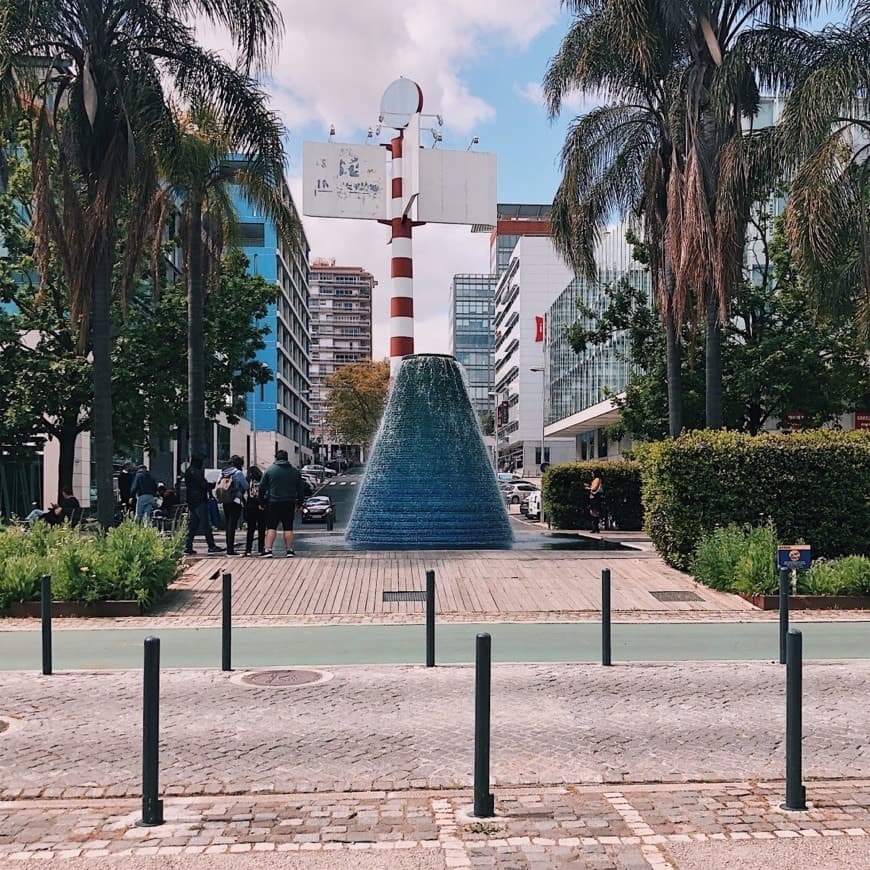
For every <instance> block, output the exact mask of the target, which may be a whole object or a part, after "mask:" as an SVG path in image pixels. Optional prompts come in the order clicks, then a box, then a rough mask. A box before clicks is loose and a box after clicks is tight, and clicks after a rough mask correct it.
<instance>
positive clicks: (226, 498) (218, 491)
mask: <svg viewBox="0 0 870 870" xmlns="http://www.w3.org/2000/svg"><path fill="white" fill-rule="evenodd" d="M234 476H235V475H232V474H231V475H229V476H226V475H224V476H223V477H221V479H220V480H219V481H218V482H217V486H216V487H215V488H214V497H215V498H216V499H217V501H218V503H219V504H232V503H233V502H234V501H235V498H236V492H235V490H236V487H235V481H234V480H233V477H234Z"/></svg>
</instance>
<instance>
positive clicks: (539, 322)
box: [535, 317, 544, 341]
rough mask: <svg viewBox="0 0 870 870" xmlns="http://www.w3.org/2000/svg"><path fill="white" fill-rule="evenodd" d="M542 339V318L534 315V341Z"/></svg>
mask: <svg viewBox="0 0 870 870" xmlns="http://www.w3.org/2000/svg"><path fill="white" fill-rule="evenodd" d="M543 340H544V318H543V317H536V318H535V341H543Z"/></svg>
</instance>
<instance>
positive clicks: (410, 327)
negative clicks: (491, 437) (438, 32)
mask: <svg viewBox="0 0 870 870" xmlns="http://www.w3.org/2000/svg"><path fill="white" fill-rule="evenodd" d="M422 111H423V92H422V90H421V89H420V86H419V85H418V84H417V83H416V82H414V81H411V79H406V78H399V79H396V80H395V81H394V82H392V84H390V86H389V87H388V88H387V89H386V91H384V95H383V97H382V98H381V112H380V116H379V121H380V123H381V124H382V125H383V126H385V127H390V128H392V129H393V130H396V131H397V135H396V136H394V137H393V138H392V139H391V140H390V142H389V143H383V144H382V146H377V145H356V144H352V143H341V142H305V143H304V145H303V188H304V193H303V198H302V212H303V214H305V215H307V216H309V217H328V218H348V219H355V220H376V221H378V222H379V223H382V224H385V225H387V226H389V227H390V247H391V251H390V279H391V280H390V289H391V298H390V371H391V373H392V375H393V376H394V377H395V374H396V372H397V370H398V367H399V365H400V364H401V361H402V357H404V356H408V355H409V354H412V353H414V264H413V250H412V230H413V229H414V227H418V226H422V225H423V224H424V223H441V224H469V225H473V224H482V225H493V226H494V225H495V223H496V199H497V190H496V179H497V171H496V157H495V154H489V153H485V152H479V151H471V150H466V151H448V150H444V149H435V148H434V147H433V148H426V149H424V148H422V147H421V145H420V132H421V122H422V119H423V118H428V117H437V118H438V123H439V124H441V123H442V122H441V118H440V116H430V115H423V114H422ZM378 130H380V127H378ZM433 139H434V140H435V143H437V142H439V141H440V140H441V136H440V134H438V133H437V131H435V135H434V136H433ZM385 149H386V150H385ZM542 459H543V457H542Z"/></svg>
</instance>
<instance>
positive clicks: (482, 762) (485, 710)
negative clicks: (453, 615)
mask: <svg viewBox="0 0 870 870" xmlns="http://www.w3.org/2000/svg"><path fill="white" fill-rule="evenodd" d="M475 652H476V656H475V681H474V815H475V816H477V817H478V818H489V817H490V816H494V815H495V798H494V797H493V795H492V792H491V791H490V790H489V733H490V729H489V722H490V716H489V713H490V710H489V704H490V687H491V683H492V674H491V670H492V638H491V637H490V636H489V635H488V634H479V635H477V643H476V650H475Z"/></svg>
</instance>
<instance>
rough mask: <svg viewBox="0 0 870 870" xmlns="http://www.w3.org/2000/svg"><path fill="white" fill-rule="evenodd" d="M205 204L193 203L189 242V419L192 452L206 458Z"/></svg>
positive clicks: (191, 205)
mask: <svg viewBox="0 0 870 870" xmlns="http://www.w3.org/2000/svg"><path fill="white" fill-rule="evenodd" d="M204 308H205V304H204V299H203V288H202V201H201V200H199V199H194V200H193V201H192V202H191V203H190V221H189V226H188V240H187V416H188V435H189V437H190V442H189V443H190V452H191V453H199V454H200V455H202V456H205V455H206V444H205V346H204V342H205V340H204V329H203V318H204Z"/></svg>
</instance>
